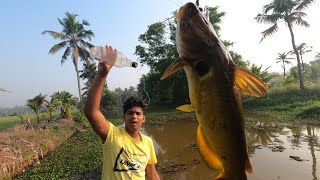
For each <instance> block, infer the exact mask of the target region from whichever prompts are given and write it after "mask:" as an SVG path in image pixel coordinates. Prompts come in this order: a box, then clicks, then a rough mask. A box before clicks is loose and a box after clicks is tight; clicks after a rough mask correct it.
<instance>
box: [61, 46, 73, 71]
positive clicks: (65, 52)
mask: <svg viewBox="0 0 320 180" xmlns="http://www.w3.org/2000/svg"><path fill="white" fill-rule="evenodd" d="M70 54H71V47H67V48H66V50H65V51H64V53H63V55H62V59H61V66H62V64H64V63H65V61H66V60H67V58H68V56H70Z"/></svg>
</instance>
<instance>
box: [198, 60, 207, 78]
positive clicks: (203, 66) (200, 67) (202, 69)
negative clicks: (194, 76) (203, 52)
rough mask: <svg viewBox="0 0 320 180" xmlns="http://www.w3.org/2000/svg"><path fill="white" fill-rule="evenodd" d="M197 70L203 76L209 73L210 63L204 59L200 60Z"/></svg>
mask: <svg viewBox="0 0 320 180" xmlns="http://www.w3.org/2000/svg"><path fill="white" fill-rule="evenodd" d="M196 70H197V72H198V74H199V75H200V76H203V75H205V74H207V73H208V71H209V65H208V64H207V63H205V62H203V61H200V62H198V63H197V64H196Z"/></svg>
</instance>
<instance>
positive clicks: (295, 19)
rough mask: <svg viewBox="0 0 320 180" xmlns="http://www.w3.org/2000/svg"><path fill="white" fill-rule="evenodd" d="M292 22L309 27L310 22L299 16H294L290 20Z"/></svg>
mask: <svg viewBox="0 0 320 180" xmlns="http://www.w3.org/2000/svg"><path fill="white" fill-rule="evenodd" d="M291 22H292V24H296V25H299V26H304V27H310V24H309V23H308V22H307V21H305V20H303V19H302V18H301V17H296V18H293V19H292V20H291Z"/></svg>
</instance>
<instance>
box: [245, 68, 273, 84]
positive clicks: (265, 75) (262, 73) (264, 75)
mask: <svg viewBox="0 0 320 180" xmlns="http://www.w3.org/2000/svg"><path fill="white" fill-rule="evenodd" d="M269 68H271V66H269V67H267V68H265V69H264V70H262V65H261V66H257V65H255V64H252V65H251V67H250V68H249V70H250V71H251V72H252V73H253V74H254V75H256V76H258V77H260V78H261V80H262V81H264V82H265V83H266V84H267V85H268V86H270V84H269V82H270V81H271V80H272V79H273V78H275V77H277V76H278V75H276V74H271V73H269V72H268V69H269Z"/></svg>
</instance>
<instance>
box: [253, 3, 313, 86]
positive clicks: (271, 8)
mask: <svg viewBox="0 0 320 180" xmlns="http://www.w3.org/2000/svg"><path fill="white" fill-rule="evenodd" d="M313 2H314V0H272V1H271V2H270V3H269V4H267V5H265V6H263V12H262V14H258V15H257V16H256V17H255V19H256V20H257V22H258V23H266V24H272V26H271V27H269V28H268V29H266V30H265V31H263V32H262V39H261V41H262V40H263V39H265V38H266V37H268V36H271V35H273V34H274V33H275V32H277V31H278V28H279V27H278V24H279V23H280V22H281V21H284V22H285V24H286V26H287V27H288V28H289V31H290V36H291V44H292V47H293V51H294V53H295V54H296V57H297V63H298V73H299V81H300V89H304V83H303V77H302V73H301V64H300V56H299V52H298V49H297V47H296V44H295V37H294V33H293V25H294V24H295V25H299V26H305V27H309V26H310V25H309V23H308V22H307V21H305V20H304V19H303V17H305V16H306V15H307V14H306V13H304V12H303V10H304V9H306V8H307V7H308V6H310V5H311V4H312V3H313Z"/></svg>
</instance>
